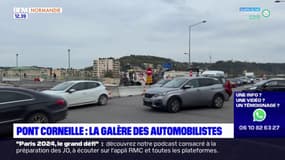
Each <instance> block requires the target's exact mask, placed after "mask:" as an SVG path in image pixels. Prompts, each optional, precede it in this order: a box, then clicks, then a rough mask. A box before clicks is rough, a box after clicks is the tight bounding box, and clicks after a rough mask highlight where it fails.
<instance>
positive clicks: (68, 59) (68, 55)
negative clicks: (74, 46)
mask: <svg viewBox="0 0 285 160" xmlns="http://www.w3.org/2000/svg"><path fill="white" fill-rule="evenodd" d="M70 51H71V49H67V63H68V68H67V76H68V78H69V77H70Z"/></svg>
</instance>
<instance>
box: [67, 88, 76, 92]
mask: <svg viewBox="0 0 285 160" xmlns="http://www.w3.org/2000/svg"><path fill="white" fill-rule="evenodd" d="M75 91H76V90H75V89H73V88H72V89H69V90H68V91H67V92H68V93H73V92H75Z"/></svg>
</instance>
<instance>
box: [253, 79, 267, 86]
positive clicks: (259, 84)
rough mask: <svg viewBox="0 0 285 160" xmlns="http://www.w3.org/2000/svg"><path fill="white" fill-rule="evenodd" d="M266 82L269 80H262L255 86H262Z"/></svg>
mask: <svg viewBox="0 0 285 160" xmlns="http://www.w3.org/2000/svg"><path fill="white" fill-rule="evenodd" d="M266 82H268V80H262V81H260V82H257V83H255V84H254V86H261V85H263V84H264V83H266Z"/></svg>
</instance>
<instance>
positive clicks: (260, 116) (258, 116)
mask: <svg viewBox="0 0 285 160" xmlns="http://www.w3.org/2000/svg"><path fill="white" fill-rule="evenodd" d="M252 117H253V121H254V122H263V121H264V120H265V119H266V112H265V110H264V109H261V108H258V109H256V110H254V111H253V114H252Z"/></svg>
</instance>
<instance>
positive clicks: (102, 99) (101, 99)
mask: <svg viewBox="0 0 285 160" xmlns="http://www.w3.org/2000/svg"><path fill="white" fill-rule="evenodd" d="M107 103H108V97H107V96H106V95H101V96H100V97H99V100H98V104H99V105H106V104H107Z"/></svg>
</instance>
